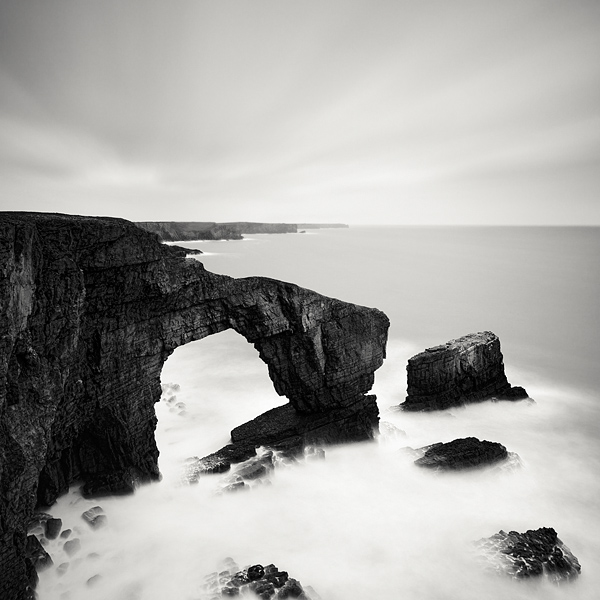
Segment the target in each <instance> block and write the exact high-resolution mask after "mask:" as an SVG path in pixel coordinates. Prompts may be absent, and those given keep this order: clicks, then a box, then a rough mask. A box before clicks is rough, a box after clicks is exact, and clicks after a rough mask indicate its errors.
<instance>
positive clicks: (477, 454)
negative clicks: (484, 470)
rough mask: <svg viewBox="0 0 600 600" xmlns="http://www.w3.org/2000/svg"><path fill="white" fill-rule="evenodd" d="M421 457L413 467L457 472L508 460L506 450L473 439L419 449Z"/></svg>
mask: <svg viewBox="0 0 600 600" xmlns="http://www.w3.org/2000/svg"><path fill="white" fill-rule="evenodd" d="M420 451H421V452H423V455H422V456H421V457H420V458H418V459H417V460H415V465H417V466H419V467H427V468H429V469H435V470H440V471H457V470H462V469H471V468H474V467H482V466H488V465H494V464H496V463H498V462H500V461H504V460H506V459H507V458H508V452H507V451H506V448H505V447H504V446H503V445H502V444H499V443H498V442H488V441H487V440H483V441H480V440H478V439H477V438H474V437H468V438H459V439H457V440H453V441H451V442H447V443H446V444H442V443H441V442H439V443H436V444H431V445H430V446H426V447H425V448H421V449H420Z"/></svg>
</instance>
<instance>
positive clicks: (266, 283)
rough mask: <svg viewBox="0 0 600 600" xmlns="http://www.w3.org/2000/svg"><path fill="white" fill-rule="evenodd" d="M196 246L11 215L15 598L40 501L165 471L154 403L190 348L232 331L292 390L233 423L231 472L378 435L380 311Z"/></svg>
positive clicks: (7, 391)
mask: <svg viewBox="0 0 600 600" xmlns="http://www.w3.org/2000/svg"><path fill="white" fill-rule="evenodd" d="M185 254H186V252H185V250H183V249H181V248H177V247H170V246H165V245H162V244H160V243H159V242H158V240H157V238H156V236H154V235H152V234H149V233H146V232H145V231H143V230H141V229H139V228H137V227H136V226H134V225H133V224H132V223H129V222H127V221H123V220H120V219H111V218H93V217H76V216H70V215H52V214H37V213H0V268H1V269H2V276H3V277H2V279H1V280H0V298H1V299H2V308H3V310H2V311H1V314H0V334H1V335H0V382H2V385H1V388H0V537H1V538H2V539H1V541H2V544H1V548H2V549H1V550H0V552H1V554H0V573H2V575H1V577H2V579H1V580H0V595H1V596H2V597H6V598H9V599H12V598H22V597H23V598H24V597H26V591H25V589H26V582H27V573H28V568H29V567H28V566H27V562H26V561H25V560H24V548H25V523H26V520H27V518H28V516H29V515H30V514H31V512H32V511H33V509H34V507H35V506H36V504H38V503H41V504H50V503H52V502H53V501H54V500H55V499H56V497H57V496H58V495H59V494H60V493H62V492H63V491H65V490H66V489H67V488H68V486H69V484H70V483H72V482H73V481H76V480H83V481H84V482H86V485H87V486H88V488H87V489H88V491H94V490H95V491H103V490H104V491H112V492H118V491H127V489H129V487H130V486H131V483H132V481H133V480H152V479H156V478H157V477H158V476H159V473H158V467H157V459H158V450H157V448H156V443H155V441H154V429H155V425H156V417H155V415H154V410H153V405H154V403H155V402H156V401H157V400H158V399H159V397H160V373H161V370H162V366H163V363H164V361H165V360H166V359H167V357H168V356H169V355H170V354H171V353H172V352H173V350H174V349H175V348H176V347H178V346H180V345H182V344H185V343H187V342H190V341H193V340H198V339H202V338H204V337H206V336H208V335H211V334H213V333H216V332H219V331H223V330H225V329H230V328H231V329H234V330H235V331H237V332H238V333H240V334H241V335H243V336H244V337H245V338H246V340H247V341H248V342H250V343H252V344H254V346H255V347H256V348H257V350H258V352H259V355H260V357H261V359H262V360H263V361H265V362H266V363H267V365H268V370H269V376H270V377H271V379H272V381H273V384H274V386H275V389H276V391H277V392H278V393H279V394H280V395H285V396H286V397H287V398H288V399H289V401H290V402H289V404H287V405H285V406H283V407H280V408H279V409H274V410H273V411H268V412H267V413H265V414H264V415H261V416H260V417H258V418H257V419H255V420H253V421H251V422H250V423H247V424H245V425H242V426H240V427H238V428H236V429H234V431H233V432H232V441H233V444H232V445H230V446H228V447H226V448H225V449H223V451H222V452H221V454H218V453H217V455H215V457H213V462H214V463H215V464H217V465H220V466H219V468H221V467H222V468H225V467H226V465H227V464H228V461H229V462H230V461H231V460H236V459H239V458H240V457H241V456H242V455H244V454H245V453H247V452H248V451H249V448H253V447H254V445H255V444H258V443H262V442H277V441H281V440H288V441H289V440H292V441H293V442H294V443H303V442H304V441H318V440H320V441H342V440H344V441H345V440H351V439H365V438H368V437H370V436H372V430H373V426H374V425H375V424H376V422H377V407H376V405H375V400H374V397H372V396H367V395H366V393H367V392H368V391H369V390H370V388H371V386H372V384H373V380H374V371H375V370H376V369H377V368H378V367H379V366H380V365H381V364H382V361H383V359H384V357H385V343H386V339H387V329H388V326H389V322H388V319H387V317H386V316H385V315H384V314H383V313H381V312H380V311H378V310H375V309H370V308H365V307H360V306H356V305H353V304H348V303H345V302H342V301H340V300H335V299H332V298H326V297H324V296H321V295H319V294H317V293H315V292H312V291H309V290H305V289H302V288H300V287H298V286H295V285H293V284H289V283H283V282H280V281H276V280H273V279H267V278H258V277H250V278H244V279H233V278H230V277H226V276H221V275H216V274H213V273H210V272H208V271H206V270H205V269H204V267H203V265H202V264H201V263H200V262H198V261H196V260H194V259H186V258H185ZM30 570H31V569H30V568H29V571H30Z"/></svg>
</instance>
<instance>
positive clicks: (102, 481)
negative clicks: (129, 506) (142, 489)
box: [81, 468, 144, 498]
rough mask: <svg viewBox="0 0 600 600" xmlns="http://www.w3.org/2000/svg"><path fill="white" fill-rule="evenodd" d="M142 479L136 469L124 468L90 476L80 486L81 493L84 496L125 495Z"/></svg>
mask: <svg viewBox="0 0 600 600" xmlns="http://www.w3.org/2000/svg"><path fill="white" fill-rule="evenodd" d="M143 480H144V477H143V475H142V474H141V473H140V472H139V471H138V470H137V469H134V468H129V469H124V470H121V471H116V472H114V473H105V474H103V475H98V476H95V477H91V478H90V479H89V480H88V481H86V483H85V484H84V485H83V486H82V488H81V493H82V495H83V497H84V498H103V497H106V496H127V495H129V494H132V493H133V492H134V491H135V489H136V488H137V487H139V485H140V483H141V482H142V481H143Z"/></svg>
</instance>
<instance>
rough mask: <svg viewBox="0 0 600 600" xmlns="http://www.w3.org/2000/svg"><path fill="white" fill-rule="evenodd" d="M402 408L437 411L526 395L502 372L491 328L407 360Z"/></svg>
mask: <svg viewBox="0 0 600 600" xmlns="http://www.w3.org/2000/svg"><path fill="white" fill-rule="evenodd" d="M406 371H407V376H408V395H407V397H406V401H405V402H403V403H402V404H401V405H400V406H401V407H402V408H403V409H404V410H416V411H419V410H439V409H444V408H449V407H451V406H460V405H462V404H465V403H467V402H479V401H481V400H486V399H490V398H495V399H497V400H521V399H524V398H527V397H528V396H527V392H526V391H525V390H524V389H523V388H522V387H512V386H511V385H510V383H508V381H507V379H506V375H505V374H504V362H503V357H502V352H501V351H500V340H499V339H498V337H497V336H496V335H495V334H494V333H492V332H491V331H482V332H479V333H471V334H469V335H466V336H464V337H461V338H458V339H456V340H450V341H449V342H446V343H445V344H443V345H441V346H435V347H434V348H427V350H425V352H421V353H420V354H417V355H415V356H413V357H412V358H410V359H409V360H408V365H407V367H406Z"/></svg>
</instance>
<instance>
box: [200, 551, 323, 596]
mask: <svg viewBox="0 0 600 600" xmlns="http://www.w3.org/2000/svg"><path fill="white" fill-rule="evenodd" d="M229 560H231V559H229ZM205 581H206V583H205V585H204V592H205V594H204V596H203V598H204V599H207V600H208V599H211V600H212V599H213V598H214V599H215V600H216V599H217V598H219V597H223V596H239V595H241V596H247V595H248V592H252V593H253V594H254V595H255V596H258V597H259V598H262V599H263V600H270V599H273V600H280V599H284V598H300V599H301V600H311V598H312V600H319V597H318V595H317V594H316V593H314V591H313V592H312V594H311V596H309V595H308V594H307V590H308V589H311V590H312V588H307V589H305V588H303V587H302V585H301V584H300V582H299V581H297V580H296V579H292V578H290V577H289V576H288V573H287V571H280V570H279V569H278V568H277V567H276V566H275V565H273V564H270V565H267V566H266V567H263V566H262V565H252V566H250V567H247V568H245V569H243V570H241V571H240V570H238V567H237V565H236V564H235V563H234V562H233V561H231V563H230V564H228V565H227V569H226V570H223V571H220V572H219V573H211V574H210V575H209V576H208V577H206V580H205Z"/></svg>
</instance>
